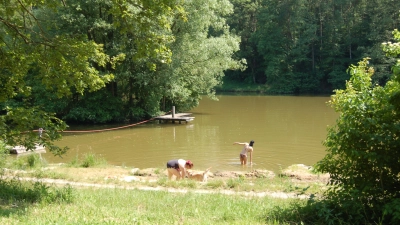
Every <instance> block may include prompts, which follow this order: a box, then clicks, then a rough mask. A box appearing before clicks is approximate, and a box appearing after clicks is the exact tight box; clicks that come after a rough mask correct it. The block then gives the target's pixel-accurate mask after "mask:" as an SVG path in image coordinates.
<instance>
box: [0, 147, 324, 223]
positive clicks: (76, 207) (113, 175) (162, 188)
mask: <svg viewBox="0 0 400 225" xmlns="http://www.w3.org/2000/svg"><path fill="white" fill-rule="evenodd" d="M3 168H8V169H6V170H3V173H2V179H1V180H0V190H1V191H0V224H293V223H297V222H301V220H302V218H301V217H300V216H299V214H298V213H296V210H295V207H294V206H296V207H298V206H304V205H305V204H306V201H307V200H305V199H301V198H280V197H271V195H262V196H263V197H260V196H257V195H246V194H247V193H278V192H280V193H287V194H289V193H291V194H293V195H291V196H294V197H295V196H299V195H311V194H317V195H318V194H319V192H320V191H321V187H322V185H323V184H322V183H321V182H320V181H319V180H318V179H314V180H312V179H310V176H312V177H314V178H316V177H318V176H317V175H315V174H312V172H309V173H308V174H307V175H306V176H304V177H307V179H303V180H299V175H298V174H297V175H296V173H295V171H297V172H298V171H299V170H298V169H299V168H297V169H296V167H294V168H292V169H289V170H287V171H286V172H284V171H282V173H281V174H278V175H274V176H272V175H271V174H269V175H267V174H268V173H262V172H257V173H256V172H254V173H252V174H240V173H236V172H233V171H225V172H221V173H218V172H214V173H211V174H210V178H209V181H208V182H207V183H200V182H196V181H193V180H187V179H185V180H183V181H174V180H172V181H169V180H168V179H167V178H166V175H165V173H164V168H152V169H143V170H137V169H133V168H122V167H115V166H112V165H107V163H106V162H105V160H104V159H101V158H99V157H97V156H96V155H93V154H88V155H85V156H83V157H82V158H81V159H75V160H73V161H72V162H71V163H68V164H62V165H47V164H46V162H43V161H42V160H41V158H40V157H39V156H38V155H30V156H27V157H19V158H17V159H13V160H9V159H8V160H6V163H5V164H4V165H3ZM303 169H304V168H303ZM290 171H292V172H290ZM285 173H286V174H285ZM301 173H303V172H301ZM221 174H222V175H221ZM224 174H225V176H223V175H224ZM289 174H291V175H289ZM127 177H129V178H135V179H134V180H129V181H128V180H127V179H125V178H127ZM27 178H40V179H41V180H33V181H32V180H30V181H27V180H26V179H27ZM50 179H51V180H50ZM49 181H51V182H49ZM55 181H64V182H62V183H60V182H55ZM78 184H80V185H78ZM82 184H92V185H86V186H85V185H82ZM144 187H148V189H147V191H145V188H144ZM149 189H151V190H152V191H148V190H149ZM156 190H157V191H156ZM227 193H229V194H227ZM287 212H293V213H287Z"/></svg>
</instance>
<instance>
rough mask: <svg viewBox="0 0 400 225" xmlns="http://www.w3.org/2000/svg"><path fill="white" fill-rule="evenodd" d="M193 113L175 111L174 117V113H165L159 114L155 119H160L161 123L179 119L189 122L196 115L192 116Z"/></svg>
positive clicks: (173, 121) (179, 120)
mask: <svg viewBox="0 0 400 225" xmlns="http://www.w3.org/2000/svg"><path fill="white" fill-rule="evenodd" d="M190 115H192V114H191V113H175V115H174V117H172V114H169V115H164V116H158V117H156V118H154V119H156V120H158V121H159V122H160V123H161V122H162V121H165V122H168V121H171V122H172V123H175V121H178V122H179V123H181V122H183V121H184V122H186V123H187V122H189V121H192V120H194V117H191V116H190Z"/></svg>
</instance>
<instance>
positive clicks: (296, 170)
mask: <svg viewBox="0 0 400 225" xmlns="http://www.w3.org/2000/svg"><path fill="white" fill-rule="evenodd" d="M44 170H45V171H46V174H48V175H49V174H50V175H52V176H53V177H54V178H51V177H52V176H48V175H46V176H39V177H41V178H37V177H36V178H35V177H34V176H31V174H30V172H26V171H12V170H9V171H8V172H7V173H6V174H7V176H9V177H13V176H18V177H20V179H25V180H36V181H37V180H40V181H42V182H46V183H52V184H56V185H65V184H70V185H72V186H77V187H96V188H125V189H127V188H128V189H140V190H154V191H160V190H164V191H168V192H185V191H188V190H184V189H177V188H170V187H160V186H158V185H157V183H156V182H157V181H158V180H159V179H160V178H162V177H164V178H166V177H167V171H166V169H160V168H147V169H138V168H133V169H131V168H123V167H107V168H72V167H64V166H60V165H53V166H49V167H46V168H45V169H44ZM192 172H203V171H198V170H193V171H192ZM35 173H37V172H35ZM276 176H284V177H287V178H289V179H291V180H292V181H293V182H295V183H303V184H304V183H306V184H307V183H323V184H326V183H327V182H328V179H329V175H328V174H315V173H313V172H312V168H311V167H309V166H306V165H303V164H297V165H292V166H290V167H288V168H287V169H285V170H283V171H282V172H281V173H280V174H275V173H273V172H272V171H268V170H257V169H256V170H253V171H251V172H242V171H210V172H208V182H210V181H213V180H224V181H226V180H228V179H231V178H237V177H242V178H245V179H249V180H251V179H252V178H270V179H273V178H274V177H276ZM43 177H46V178H43ZM3 178H4V177H3ZM149 184H153V185H149ZM201 187H202V186H200V189H199V188H198V189H196V190H195V192H199V193H215V192H218V193H223V194H240V195H245V196H258V197H262V196H271V197H276V198H307V197H309V196H307V195H298V194H296V193H287V192H280V191H273V192H271V191H263V192H246V191H242V192H237V191H234V190H229V189H227V190H218V191H215V190H202V189H201ZM192 191H193V190H192Z"/></svg>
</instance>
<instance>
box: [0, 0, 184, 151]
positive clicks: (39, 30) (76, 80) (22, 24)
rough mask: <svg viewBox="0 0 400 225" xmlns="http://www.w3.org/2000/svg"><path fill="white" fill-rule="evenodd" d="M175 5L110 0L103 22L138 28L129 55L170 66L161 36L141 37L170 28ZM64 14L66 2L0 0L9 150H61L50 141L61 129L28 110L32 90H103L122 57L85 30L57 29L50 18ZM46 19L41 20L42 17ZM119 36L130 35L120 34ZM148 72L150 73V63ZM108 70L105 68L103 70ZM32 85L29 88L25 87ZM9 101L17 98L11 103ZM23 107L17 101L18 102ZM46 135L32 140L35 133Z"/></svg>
mask: <svg viewBox="0 0 400 225" xmlns="http://www.w3.org/2000/svg"><path fill="white" fill-rule="evenodd" d="M179 3H180V1H179V0H178V1H170V0H161V1H157V2H154V1H149V0H137V1H121V0H112V1H111V3H110V5H111V6H110V10H109V14H107V16H108V18H111V19H112V25H113V26H115V27H118V28H119V29H120V32H121V33H122V34H129V33H134V32H137V31H142V34H144V35H143V36H141V37H136V38H135V39H133V42H134V43H135V44H136V46H139V47H137V48H136V49H135V50H136V53H135V54H134V57H135V58H138V59H142V58H146V57H148V56H149V55H150V56H152V57H154V58H157V59H158V60H165V61H169V57H170V54H169V53H168V52H169V50H168V49H167V48H166V47H165V44H166V43H167V42H166V40H165V39H166V38H168V37H166V36H165V34H166V32H165V33H162V34H163V35H159V34H160V32H154V30H151V32H147V33H146V32H144V31H145V30H146V29H147V28H148V26H149V25H153V26H158V28H159V31H161V30H164V29H165V30H170V22H171V21H170V18H171V17H172V16H173V15H175V14H177V15H182V13H183V11H182V9H181V8H180V5H179ZM72 7H76V8H79V4H78V5H73V6H72ZM68 9H71V5H68V2H66V1H39V0H26V1H24V0H18V1H17V0H3V1H1V4H0V15H1V16H0V28H1V29H0V68H1V69H0V105H1V106H2V111H1V114H0V134H1V138H2V140H4V142H5V143H6V144H8V145H11V146H14V145H18V144H22V145H24V146H26V147H28V149H32V148H33V147H34V144H35V143H39V144H43V145H45V146H46V147H47V148H48V149H49V150H50V151H51V152H53V153H54V154H56V155H61V154H63V153H65V151H66V148H64V149H61V148H59V147H57V146H55V145H54V144H53V141H54V140H56V139H58V138H60V133H59V131H62V130H64V129H65V128H66V124H65V123H64V122H63V121H62V120H60V119H58V118H57V117H56V116H55V114H54V113H52V112H48V111H46V109H44V107H43V106H34V105H33V103H32V98H30V95H31V93H32V86H30V85H29V84H32V83H36V84H38V83H39V84H40V85H42V87H43V88H44V89H46V90H47V91H48V92H51V93H54V94H55V95H54V96H55V97H57V98H59V97H65V96H71V95H72V94H79V95H81V94H83V93H84V92H85V91H96V90H99V89H100V88H103V87H104V86H105V85H106V84H107V83H109V82H110V81H111V80H112V79H113V74H112V71H113V70H114V66H115V65H116V62H118V61H120V60H122V59H123V58H124V55H119V54H114V55H111V56H109V55H107V54H105V53H104V51H103V47H104V45H103V44H104V42H101V43H96V42H95V41H94V40H95V39H96V38H95V37H94V36H91V35H87V33H86V32H89V34H90V30H83V31H84V33H82V30H75V32H69V31H70V30H65V31H64V30H62V29H61V26H62V25H63V24H61V23H59V22H60V21H59V20H55V18H54V17H51V16H50V15H51V14H53V15H57V13H58V12H61V11H62V12H65V11H67V10H68ZM46 16H49V17H47V18H51V19H52V20H50V21H48V22H46V21H45V20H42V18H45V17H46ZM125 37H126V38H129V37H128V36H127V35H126V36H125ZM149 67H151V68H153V69H154V63H150V64H149ZM105 68H107V69H105ZM27 81H31V83H29V82H27ZM11 99H19V104H13V101H9V100H11ZM21 103H23V104H21ZM38 128H43V129H44V130H45V132H44V134H43V135H42V137H41V138H38V135H37V133H36V130H37V129H38Z"/></svg>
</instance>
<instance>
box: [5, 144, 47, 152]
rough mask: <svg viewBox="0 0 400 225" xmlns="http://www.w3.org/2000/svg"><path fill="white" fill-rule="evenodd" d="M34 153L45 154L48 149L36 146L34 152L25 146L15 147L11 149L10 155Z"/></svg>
mask: <svg viewBox="0 0 400 225" xmlns="http://www.w3.org/2000/svg"><path fill="white" fill-rule="evenodd" d="M33 152H40V153H45V152H46V148H45V147H44V146H43V145H38V144H36V145H35V149H33V150H27V149H26V147H25V146H21V145H18V146H14V147H10V153H11V154H23V153H33Z"/></svg>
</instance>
